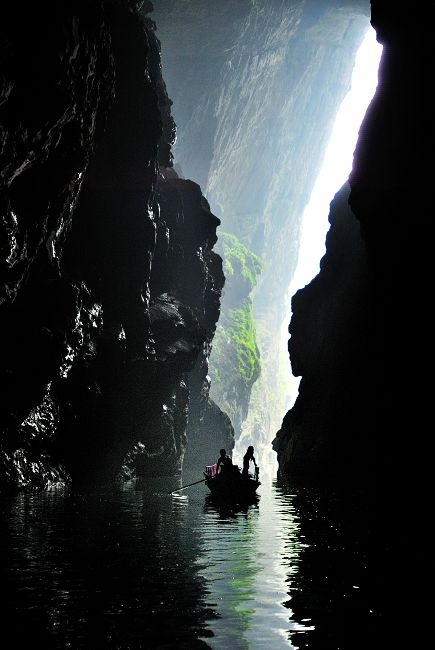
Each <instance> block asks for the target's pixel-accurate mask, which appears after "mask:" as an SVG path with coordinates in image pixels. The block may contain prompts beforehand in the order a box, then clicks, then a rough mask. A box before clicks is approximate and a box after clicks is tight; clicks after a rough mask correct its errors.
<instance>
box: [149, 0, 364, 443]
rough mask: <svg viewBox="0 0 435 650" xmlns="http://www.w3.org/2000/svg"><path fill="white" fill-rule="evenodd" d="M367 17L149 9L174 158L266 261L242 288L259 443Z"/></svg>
mask: <svg viewBox="0 0 435 650" xmlns="http://www.w3.org/2000/svg"><path fill="white" fill-rule="evenodd" d="M369 15H370V3H369V1H368V0H367V1H361V2H359V1H358V0H352V1H351V0H349V1H348V2H347V1H342V0H334V1H333V2H324V1H323V0H309V1H305V0H302V1H299V0H298V1H297V2H296V1H295V2H290V1H288V0H273V1H269V0H268V1H266V0H252V1H250V0H249V1H248V0H224V1H223V2H219V3H210V2H208V1H207V0H193V1H192V0H177V1H174V0H159V2H156V3H155V8H154V14H153V16H154V19H155V21H156V25H157V34H158V36H159V39H160V40H161V42H162V45H163V48H162V49H163V53H162V57H163V68H164V71H165V80H166V83H167V85H168V89H169V94H170V96H171V98H172V99H173V101H174V106H173V109H174V117H175V121H176V122H177V127H178V136H179V137H178V141H177V143H176V145H175V147H174V157H175V161H176V162H177V163H179V164H180V166H181V168H182V169H183V171H184V173H186V174H187V175H188V176H189V177H190V178H193V179H194V180H196V181H197V182H198V183H199V184H200V185H201V187H202V188H203V189H204V192H205V194H206V196H207V198H208V200H209V201H210V205H211V206H212V209H213V210H214V211H215V212H216V214H217V215H218V216H219V218H220V219H221V221H222V230H224V231H225V232H229V233H231V234H233V235H236V236H237V238H238V239H239V240H240V241H241V242H242V244H244V245H246V246H247V247H248V248H249V249H250V250H252V251H253V252H254V253H256V254H258V255H259V256H260V257H261V258H262V259H263V260H264V262H265V266H264V270H263V272H262V274H261V276H260V279H259V283H258V286H257V287H256V289H255V290H254V292H253V311H254V318H255V323H256V330H257V337H258V346H259V348H260V353H261V357H262V358H263V359H264V360H265V363H264V366H263V370H262V373H261V377H260V379H259V381H258V382H257V384H256V385H255V386H254V391H255V404H252V401H251V405H252V408H253V410H255V413H254V417H253V420H252V422H249V423H246V426H247V427H248V428H249V427H251V426H252V427H253V428H255V429H258V430H256V432H255V436H256V439H258V436H260V437H261V439H262V441H263V442H264V443H267V444H269V441H270V440H271V439H272V437H273V435H274V434H275V432H276V429H277V427H278V426H279V422H280V420H281V417H282V413H283V411H284V409H285V407H286V405H287V402H286V399H285V396H284V397H280V396H282V395H283V391H282V385H281V384H280V380H279V377H280V368H278V363H277V359H279V358H280V344H281V326H282V323H283V319H284V317H286V318H287V314H288V304H287V301H288V295H287V293H288V287H289V285H290V280H291V278H292V276H293V273H294V270H295V266H296V262H297V252H298V247H299V231H300V223H301V218H302V214H303V210H304V207H305V205H306V204H307V202H308V199H309V197H310V194H311V190H312V188H313V185H314V182H315V179H316V176H317V173H318V171H319V169H320V166H321V163H322V155H323V153H324V151H325V147H326V145H327V142H328V139H329V135H330V132H331V129H332V126H333V123H334V119H335V115H336V113H337V110H338V107H339V105H340V103H341V101H342V99H343V97H344V95H345V94H346V92H347V91H348V89H349V84H350V78H351V73H352V69H353V62H354V55H355V53H356V50H357V49H358V47H359V44H360V42H361V41H362V39H363V36H364V35H365V33H366V32H367V30H368V29H370V23H369ZM223 44H224V46H223ZM186 88H189V92H186ZM284 353H285V350H284ZM259 384H261V385H260V386H259ZM257 387H258V389H257ZM271 396H273V407H272V408H271V402H270V397H271ZM281 399H282V401H280V400H281ZM240 410H242V406H240ZM237 428H238V427H237ZM248 437H249V435H248ZM248 444H249V443H248Z"/></svg>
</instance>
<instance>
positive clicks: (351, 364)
mask: <svg viewBox="0 0 435 650" xmlns="http://www.w3.org/2000/svg"><path fill="white" fill-rule="evenodd" d="M428 11H429V10H428ZM372 23H373V26H374V27H375V29H376V31H377V37H378V40H379V41H380V42H381V43H382V44H383V46H384V50H383V55H382V60H381V66H380V72H379V85H378V89H377V92H376V94H375V97H374V99H373V101H372V103H371V105H370V107H369V110H368V112H367V114H366V117H365V120H364V122H363V124H362V126H361V129H360V135H359V140H358V144H357V148H356V151H355V156H354V164H353V170H352V173H351V175H350V178H349V183H350V195H349V192H348V189H347V188H346V187H345V188H343V189H342V191H341V192H340V194H339V195H337V197H336V199H335V201H334V202H333V204H332V205H331V215H330V220H331V230H330V233H329V235H328V239H327V252H326V255H325V257H324V259H323V260H322V268H321V272H320V274H319V276H317V277H316V278H315V279H314V281H313V282H312V283H311V284H310V285H308V286H307V287H306V288H305V289H304V290H303V291H301V292H299V293H298V294H296V296H295V298H294V316H293V319H292V322H291V325H290V333H291V339H290V355H291V359H292V366H293V368H294V372H295V374H297V375H301V376H302V380H301V386H300V395H299V398H298V400H297V402H296V404H295V407H294V408H293V409H292V410H291V411H290V412H289V413H288V414H287V415H286V417H285V418H284V422H283V426H282V429H281V431H280V432H279V433H278V435H277V438H276V440H275V443H274V444H275V447H276V449H277V451H278V456H279V460H280V473H281V474H282V475H283V476H285V477H288V478H291V479H292V480H293V479H294V480H298V479H300V480H303V481H307V480H318V479H320V480H330V479H333V478H334V477H335V478H340V477H343V476H345V477H347V478H349V477H350V476H353V477H354V479H355V480H356V481H361V480H362V478H364V477H366V476H367V473H370V476H371V477H372V480H373V481H375V482H378V483H379V485H380V486H381V487H382V488H385V487H386V488H387V489H388V491H389V490H390V489H391V486H393V485H396V484H397V482H398V481H399V480H400V475H401V473H402V472H403V471H405V470H406V472H407V474H408V473H409V474H408V475H409V476H412V477H413V479H414V478H416V475H415V474H414V470H415V469H416V468H417V467H419V468H420V469H421V470H422V471H421V473H420V471H419V472H418V475H419V481H420V480H422V479H423V478H424V477H425V476H426V475H427V473H426V472H425V471H424V470H423V468H424V466H425V459H424V458H423V456H425V452H424V443H422V447H421V448H420V450H419V451H417V449H416V448H415V446H413V445H411V447H412V448H410V446H409V445H408V444H407V443H406V441H407V440H408V439H409V436H410V435H412V434H411V432H412V431H417V430H418V431H421V432H423V431H424V430H425V429H427V424H426V425H425V424H424V421H426V422H427V419H428V417H429V413H428V408H429V404H430V398H429V392H430V389H429V386H428V383H427V366H428V363H430V361H429V359H430V356H429V355H430V353H431V347H432V346H431V339H432V337H431V334H430V332H429V329H430V325H429V321H428V320H427V317H426V314H425V308H424V305H425V304H426V300H427V295H428V294H429V292H430V286H431V283H432V275H433V269H432V264H431V261H430V260H431V257H432V255H431V252H430V250H429V249H430V246H431V244H430V241H431V237H430V234H429V233H431V224H430V218H429V217H428V215H429V214H430V209H431V208H430V201H431V199H430V193H427V192H425V191H424V192H422V191H421V188H422V187H426V186H427V185H428V184H429V173H430V172H429V169H430V167H428V166H425V165H424V164H423V163H422V161H423V160H424V158H425V150H426V147H427V146H430V144H429V141H430V142H431V138H432V137H433V133H432V131H431V127H429V126H428V125H429V124H430V123H431V120H430V118H429V116H428V114H427V110H428V109H427V104H426V102H425V100H424V98H423V96H422V93H423V90H422V88H423V86H424V80H425V78H426V77H425V75H426V73H428V66H429V63H428V61H429V57H428V54H427V51H426V48H427V47H428V45H427V42H426V41H425V39H424V38H423V36H419V45H417V44H416V38H417V37H416V36H415V35H408V34H406V30H405V16H404V15H402V14H401V13H400V12H398V11H395V9H394V7H393V5H392V4H391V3H387V4H386V5H385V6H383V5H382V3H378V2H373V3H372ZM428 139H429V140H428ZM411 350H412V351H411ZM411 360H412V361H411ZM407 361H408V362H410V363H411V365H412V378H410V377H408V368H409V363H406V362H407ZM422 435H424V434H422ZM423 483H424V481H423Z"/></svg>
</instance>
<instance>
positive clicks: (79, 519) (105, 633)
mask: <svg viewBox="0 0 435 650" xmlns="http://www.w3.org/2000/svg"><path fill="white" fill-rule="evenodd" d="M344 501H345V502H346V503H343V499H342V498H341V497H340V498H339V497H337V496H336V495H334V494H333V493H329V494H328V493H325V492H322V493H320V492H318V491H315V490H295V489H294V490H288V489H284V488H280V487H278V486H277V485H276V484H275V482H274V481H270V480H268V479H267V477H266V478H265V479H264V480H263V483H262V485H261V487H260V488H259V490H258V499H257V500H256V501H255V502H254V503H251V504H249V505H244V506H243V507H241V506H239V507H232V508H231V507H223V506H220V505H217V504H215V503H213V502H210V499H209V497H208V493H207V488H206V487H205V486H204V485H203V484H200V485H199V486H194V487H192V488H188V489H186V490H184V491H180V492H178V493H176V494H174V495H170V494H168V492H167V490H164V489H162V487H160V488H158V489H155V487H154V488H153V486H150V485H144V484H143V483H140V482H138V481H132V482H129V483H126V484H124V485H122V486H119V487H116V488H110V489H101V490H94V491H86V492H75V491H71V490H70V489H65V488H57V489H56V488H55V489H52V490H49V491H46V492H36V493H31V494H18V495H16V496H13V497H2V499H1V516H2V529H1V561H0V566H1V575H0V578H1V585H2V587H1V589H2V595H3V602H4V604H3V606H2V610H3V616H4V624H3V626H2V633H3V635H4V637H5V638H6V636H7V634H9V635H11V638H12V639H13V641H12V642H11V643H10V646H9V647H11V648H13V647H14V648H15V647H23V648H24V647H28V648H30V647H33V646H34V645H35V644H36V643H39V644H42V647H44V648H73V649H74V650H80V649H81V648H119V649H120V650H121V649H123V650H124V649H125V650H126V649H128V648H192V649H194V648H202V647H203V648H207V647H209V648H216V649H222V650H223V649H225V650H227V649H235V650H237V649H245V648H246V649H250V648H253V649H256V648H271V649H276V650H281V649H283V650H284V649H285V650H291V649H292V648H318V649H321V650H329V649H331V650H332V649H333V648H334V649H337V650H339V649H342V648H349V649H353V648H356V647H358V648H359V647H369V646H365V645H364V646H363V645H361V644H360V641H361V639H362V638H363V637H364V638H366V637H367V636H368V635H369V634H370V630H371V626H372V620H373V617H375V616H376V612H375V611H374V606H373V603H372V598H373V595H372V593H371V592H370V589H369V580H368V579H369V575H368V558H367V549H368V542H367V539H366V531H367V526H366V522H365V521H364V516H363V515H361V513H360V509H359V507H358V497H357V496H356V497H354V496H351V495H347V496H346V499H345V500H344ZM350 505H351V506H352V507H351V508H350ZM349 508H350V509H349ZM373 647H375V646H373Z"/></svg>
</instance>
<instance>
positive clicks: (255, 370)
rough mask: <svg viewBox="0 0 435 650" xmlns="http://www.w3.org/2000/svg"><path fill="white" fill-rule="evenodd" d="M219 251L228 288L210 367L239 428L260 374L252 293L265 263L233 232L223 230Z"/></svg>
mask: <svg viewBox="0 0 435 650" xmlns="http://www.w3.org/2000/svg"><path fill="white" fill-rule="evenodd" d="M216 251H217V252H218V253H219V254H220V255H221V256H222V259H223V266H224V273H225V288H224V294H223V301H222V307H221V316H220V319H219V322H218V325H217V329H216V333H215V336H214V339H213V351H212V355H211V359H210V366H209V372H210V376H211V380H212V382H211V395H212V396H213V399H214V400H215V401H216V402H217V403H218V404H219V406H220V407H221V408H222V409H223V410H224V411H225V412H227V413H228V415H229V416H230V418H231V420H232V422H233V426H234V428H235V429H237V428H238V427H239V426H240V425H241V423H242V421H243V419H244V418H245V417H246V413H247V409H248V405H249V397H250V393H251V388H252V386H253V384H254V382H255V381H256V379H258V377H259V376H260V352H259V349H258V346H257V341H256V333H255V324H254V320H253V315H252V301H251V296H250V294H251V291H252V289H253V288H254V286H255V284H256V282H257V278H258V276H259V274H260V273H261V270H262V268H263V262H262V260H261V259H260V258H259V257H258V256H257V255H255V254H254V253H252V252H251V251H250V250H249V249H248V248H247V247H246V246H244V245H243V244H242V243H241V242H240V241H239V240H238V239H237V237H235V236H234V235H231V234H229V233H219V240H218V244H217V246H216Z"/></svg>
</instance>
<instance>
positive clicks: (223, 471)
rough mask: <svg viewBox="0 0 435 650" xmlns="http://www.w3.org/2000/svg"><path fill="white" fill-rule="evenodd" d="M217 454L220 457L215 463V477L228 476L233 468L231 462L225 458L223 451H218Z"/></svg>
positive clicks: (225, 454)
mask: <svg viewBox="0 0 435 650" xmlns="http://www.w3.org/2000/svg"><path fill="white" fill-rule="evenodd" d="M219 453H220V456H219V458H218V462H217V468H216V475H219V474H220V475H221V476H229V475H230V473H231V471H232V468H233V461H232V460H231V458H230V457H229V456H227V452H226V451H225V449H220V450H219ZM219 468H220V472H219Z"/></svg>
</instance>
